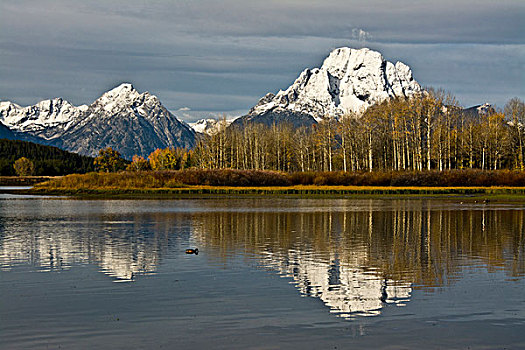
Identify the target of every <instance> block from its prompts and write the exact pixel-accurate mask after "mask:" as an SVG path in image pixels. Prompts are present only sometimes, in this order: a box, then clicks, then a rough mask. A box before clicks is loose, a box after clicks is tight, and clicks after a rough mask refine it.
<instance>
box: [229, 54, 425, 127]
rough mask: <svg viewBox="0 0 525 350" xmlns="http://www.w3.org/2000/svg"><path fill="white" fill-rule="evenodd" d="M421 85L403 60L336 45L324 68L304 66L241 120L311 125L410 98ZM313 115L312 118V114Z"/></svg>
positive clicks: (419, 89)
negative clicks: (396, 99) (387, 101)
mask: <svg viewBox="0 0 525 350" xmlns="http://www.w3.org/2000/svg"><path fill="white" fill-rule="evenodd" d="M420 91H421V86H420V85H419V84H418V83H417V81H415V80H414V78H413V77H412V71H411V70H410V68H409V67H408V66H407V65H405V64H404V63H402V62H397V63H395V64H394V63H391V62H388V61H386V60H385V59H384V58H383V56H382V55H381V54H380V53H379V52H377V51H373V50H370V49H367V48H364V49H359V50H357V49H351V48H348V47H342V48H338V49H335V50H334V51H332V52H331V53H330V55H329V56H328V57H327V58H326V59H325V60H324V62H323V64H322V66H321V68H314V69H306V70H304V71H303V72H302V73H301V74H300V75H299V77H298V78H297V79H296V80H295V82H294V83H293V84H292V85H291V86H290V87H288V88H287V89H286V90H284V91H282V90H281V91H279V92H278V93H277V94H275V95H274V94H272V93H270V94H267V95H266V96H264V97H263V98H262V99H261V100H260V101H259V102H258V103H257V104H256V105H255V106H254V107H253V108H252V109H251V110H250V111H249V113H248V114H247V115H246V116H244V117H242V118H241V119H240V120H238V121H237V122H236V123H241V122H247V121H248V122H249V121H256V122H262V123H266V124H268V123H267V122H268V121H269V122H274V121H280V120H282V119H284V120H288V121H289V122H291V123H293V124H300V125H307V124H312V123H314V121H313V119H315V120H321V119H323V118H331V117H339V116H341V115H344V114H347V113H349V112H354V113H360V112H362V111H364V110H365V109H366V108H368V107H370V106H371V105H373V104H375V103H377V102H380V101H383V100H385V99H387V98H392V97H408V96H410V95H412V94H414V93H417V92H420ZM309 117H310V118H309Z"/></svg>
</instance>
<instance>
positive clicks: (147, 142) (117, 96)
mask: <svg viewBox="0 0 525 350" xmlns="http://www.w3.org/2000/svg"><path fill="white" fill-rule="evenodd" d="M0 122H1V123H3V124H5V125H6V126H7V127H8V128H9V129H11V130H12V131H15V132H16V134H17V135H19V136H24V135H29V136H32V137H34V138H35V139H36V140H37V142H40V143H44V144H50V145H54V146H58V147H60V148H63V149H65V150H68V151H71V152H77V153H80V154H83V155H89V156H94V155H96V154H97V153H98V151H99V150H100V149H102V148H105V147H112V148H114V149H116V150H117V151H119V152H120V153H121V154H122V155H123V156H124V157H126V158H128V159H129V158H131V157H132V156H133V155H134V154H138V155H142V156H147V155H148V154H149V153H151V152H152V151H153V150H155V149H156V148H165V147H187V148H189V147H192V146H193V145H194V143H195V132H194V131H193V129H191V128H190V127H189V126H188V125H187V124H186V123H184V122H182V121H180V120H179V119H177V117H175V116H174V115H173V114H172V113H170V112H169V111H168V110H167V109H166V108H165V107H164V106H163V105H162V103H161V102H160V100H159V99H158V98H157V97H156V96H154V95H152V94H150V93H149V92H144V93H140V92H138V91H137V90H136V89H135V88H134V87H133V85H131V84H129V83H123V84H121V85H119V86H117V87H115V88H114V89H112V90H110V91H108V92H106V93H104V94H103V95H102V96H101V97H100V98H98V99H97V100H96V101H95V102H93V103H92V104H91V105H89V106H86V105H82V106H79V107H75V106H74V105H72V104H71V103H69V102H67V101H65V100H63V99H61V98H56V99H52V100H45V101H41V102H39V103H37V104H36V105H34V106H28V107H20V106H18V105H16V104H14V103H12V102H1V103H0ZM21 138H22V137H21Z"/></svg>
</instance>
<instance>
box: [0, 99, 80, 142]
mask: <svg viewBox="0 0 525 350" xmlns="http://www.w3.org/2000/svg"><path fill="white" fill-rule="evenodd" d="M87 108H88V106H86V105H82V106H79V107H75V106H73V105H72V104H71V103H69V102H68V101H65V100H63V99H62V98H55V99H52V100H44V101H40V102H39V103H37V104H36V105H34V106H28V107H20V106H19V105H17V104H15V103H12V102H0V121H1V122H2V123H4V124H5V125H6V126H7V127H9V128H10V129H11V130H14V131H18V132H27V133H29V134H30V135H32V136H37V137H41V138H43V139H45V140H52V139H54V138H57V137H59V136H60V135H61V134H62V133H63V132H64V131H66V130H68V129H69V128H70V127H71V126H73V125H74V124H75V123H76V122H77V121H78V120H79V119H80V118H81V117H82V113H83V112H85V111H86V110H87Z"/></svg>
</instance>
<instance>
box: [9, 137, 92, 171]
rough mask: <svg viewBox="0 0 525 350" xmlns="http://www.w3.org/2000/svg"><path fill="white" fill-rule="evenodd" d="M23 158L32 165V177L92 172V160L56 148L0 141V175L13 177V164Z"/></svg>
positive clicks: (22, 142)
mask: <svg viewBox="0 0 525 350" xmlns="http://www.w3.org/2000/svg"><path fill="white" fill-rule="evenodd" d="M21 157H25V158H28V159H30V160H31V161H32V162H33V164H34V174H33V175H50V176H53V175H65V174H71V173H86V172H89V171H93V170H94V168H93V158H91V157H85V156H81V155H78V154H75V153H70V152H66V151H63V150H61V149H59V148H56V147H51V146H44V145H39V144H36V143H32V142H26V141H13V140H7V139H0V175H3V176H7V175H15V169H14V167H13V164H14V162H15V161H16V160H17V159H19V158H21Z"/></svg>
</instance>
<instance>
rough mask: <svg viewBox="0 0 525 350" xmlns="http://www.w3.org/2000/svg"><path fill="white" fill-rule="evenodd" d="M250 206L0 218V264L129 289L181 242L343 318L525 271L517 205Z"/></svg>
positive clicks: (199, 205)
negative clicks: (258, 272) (81, 270)
mask: <svg viewBox="0 0 525 350" xmlns="http://www.w3.org/2000/svg"><path fill="white" fill-rule="evenodd" d="M64 202H66V203H67V202H68V201H64ZM59 203H60V202H58V201H57V202H55V204H57V205H58V204H59ZM137 203H138V205H140V202H137ZM144 203H145V205H146V206H147V205H149V204H147V203H148V202H144ZM166 203H171V202H166ZM254 203H256V202H254ZM254 203H251V204H252V207H250V206H248V207H247V208H246V207H243V206H242V205H239V206H235V205H233V206H232V205H231V204H229V206H228V205H227V206H222V207H221V202H220V201H216V202H213V203H212V204H210V203H209V202H206V201H200V202H199V201H194V202H192V203H191V205H192V206H194V207H192V208H190V209H187V208H186V209H184V210H182V209H180V208H179V207H177V208H171V209H170V210H166V211H162V209H160V208H162V207H163V205H160V207H156V208H155V209H152V210H151V212H148V210H147V209H145V210H143V211H140V212H134V211H133V210H131V209H130V212H126V211H123V212H120V211H112V210H111V208H110V209H109V210H102V211H101V212H99V213H94V214H89V215H87V214H86V215H84V214H82V215H81V214H78V212H77V211H75V209H74V208H73V209H68V210H69V211H68V210H66V212H67V215H64V216H60V215H58V214H55V216H51V217H47V216H45V215H42V216H41V217H40V216H38V215H37V214H38V213H37V214H35V215H36V216H35V217H34V218H32V219H28V217H24V216H23V215H22V216H21V217H17V216H12V217H8V218H2V220H1V221H0V229H1V231H0V268H1V269H2V270H9V269H11V268H13V267H15V266H17V265H27V264H29V265H31V266H35V267H38V268H39V269H41V270H44V271H60V270H63V269H67V268H69V267H71V266H73V265H79V264H95V265H98V266H99V267H100V269H101V271H102V272H103V273H105V274H107V275H109V276H112V277H113V278H114V280H115V281H131V280H133V279H135V278H136V277H137V276H139V275H144V274H152V273H155V271H156V270H157V268H158V266H159V264H162V259H163V257H164V256H166V255H168V254H169V253H173V252H174V250H177V252H178V250H180V249H181V247H180V244H178V243H177V241H179V243H180V241H181V240H184V242H187V241H189V240H191V241H192V242H194V243H195V245H196V246H197V247H198V248H199V251H201V252H205V256H206V258H207V259H208V261H209V262H211V263H214V264H217V263H219V264H228V262H229V261H231V260H232V259H233V258H234V257H241V258H244V261H246V263H247V264H252V265H253V266H258V267H260V268H266V269H269V270H270V271H276V272H277V273H278V274H279V275H281V276H283V277H286V278H289V279H290V281H291V282H292V283H293V284H294V285H295V286H296V288H297V289H298V290H299V292H300V293H301V294H302V295H304V296H309V297H315V298H319V299H320V300H322V302H323V303H324V304H325V305H326V306H327V307H329V308H330V310H331V312H334V313H336V314H338V315H339V316H342V317H354V316H362V315H364V316H373V315H378V314H379V313H380V312H381V309H382V308H384V307H385V306H386V305H388V304H395V305H399V306H402V305H405V303H407V302H408V301H409V300H410V297H411V293H412V292H413V290H414V289H425V290H428V291H432V290H433V289H435V288H440V287H443V286H446V285H448V284H451V283H454V280H456V279H457V278H459V277H461V274H462V273H463V272H464V271H465V270H466V269H468V268H470V267H484V268H486V269H487V270H488V271H489V272H490V271H496V270H497V271H502V270H503V271H505V273H506V274H507V276H508V277H509V279H513V278H522V277H523V276H524V274H525V258H524V256H525V255H524V228H525V220H524V214H525V212H524V210H523V209H521V208H520V209H518V210H514V209H512V208H507V209H506V208H502V207H498V206H491V205H473V204H472V205H469V206H464V207H462V208H457V207H454V205H456V204H457V203H456V204H454V205H453V206H452V207H448V206H446V205H445V206H441V207H433V206H432V205H429V202H428V201H417V200H416V201H415V200H395V201H389V202H388V203H389V204H388V206H387V207H381V206H380V205H379V206H378V205H377V203H381V201H377V200H376V201H374V200H369V201H368V200H360V201H359V202H358V204H359V205H356V202H355V201H351V200H343V201H337V202H336V203H337V205H336V206H334V207H322V208H320V209H315V208H311V207H309V208H306V209H304V208H303V209H294V206H293V205H297V204H300V203H301V202H297V203H293V205H292V206H291V207H290V204H288V206H284V207H283V206H281V205H282V203H281V204H276V207H275V208H272V207H268V206H266V207H258V206H257V205H255V204H254ZM64 205H67V204H64ZM69 205H73V206H74V205H75V204H74V201H69ZM104 205H106V206H111V205H112V204H107V203H106V204H104ZM177 206H181V204H180V203H179V204H177ZM182 206H184V205H183V204H182ZM131 207H133V206H132V205H131V206H130V208H131ZM166 207H168V206H166ZM106 209H107V208H106ZM158 210H160V212H156V211H158ZM44 211H45V210H44ZM58 212H60V210H58ZM182 253H184V251H183V250H181V254H182ZM199 257H200V256H199Z"/></svg>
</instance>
